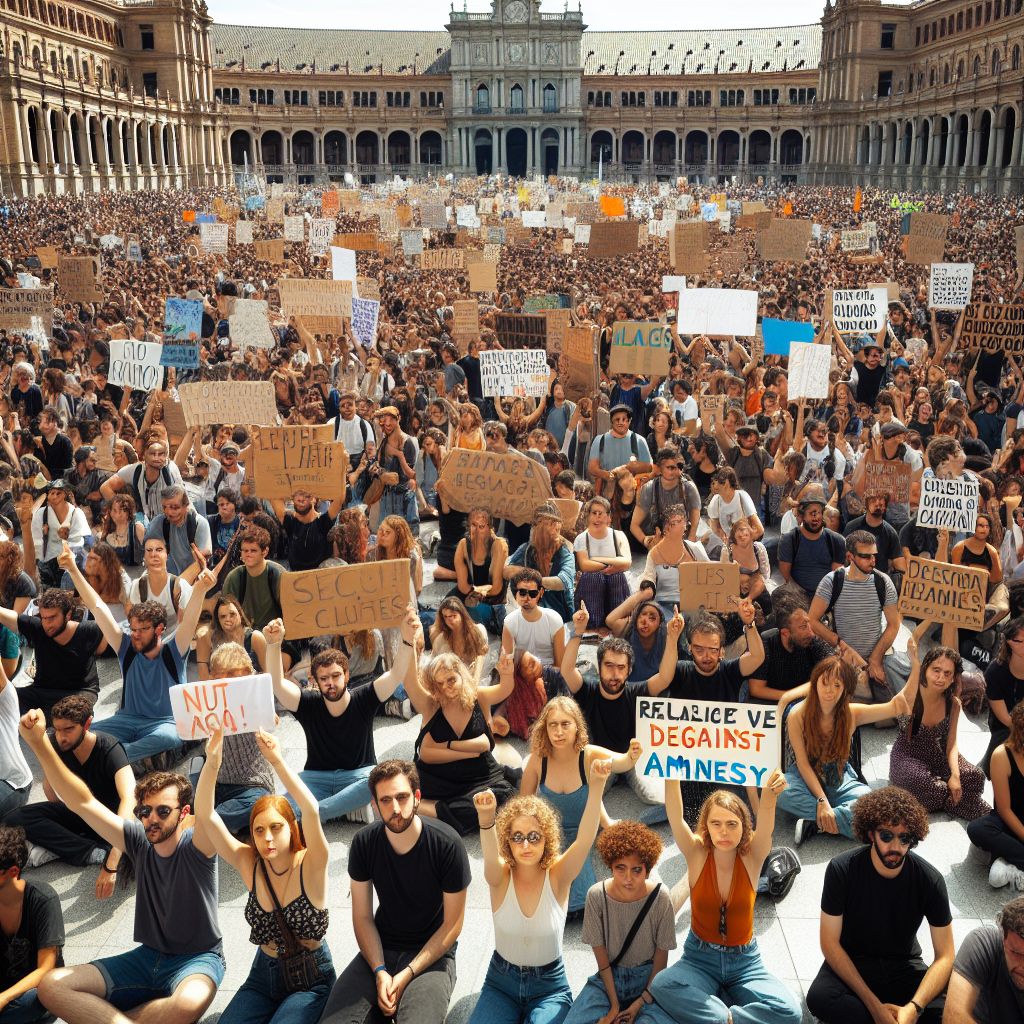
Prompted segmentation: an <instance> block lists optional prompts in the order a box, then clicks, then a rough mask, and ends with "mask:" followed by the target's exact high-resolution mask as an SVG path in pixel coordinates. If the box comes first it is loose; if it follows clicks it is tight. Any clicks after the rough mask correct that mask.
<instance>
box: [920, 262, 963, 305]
mask: <svg viewBox="0 0 1024 1024" xmlns="http://www.w3.org/2000/svg"><path fill="white" fill-rule="evenodd" d="M973 284H974V264H973V263H933V264H932V271H931V276H930V277H929V278H928V308H929V309H956V310H960V309H964V308H965V307H966V306H967V304H968V303H969V302H970V301H971V288H972V286H973Z"/></svg>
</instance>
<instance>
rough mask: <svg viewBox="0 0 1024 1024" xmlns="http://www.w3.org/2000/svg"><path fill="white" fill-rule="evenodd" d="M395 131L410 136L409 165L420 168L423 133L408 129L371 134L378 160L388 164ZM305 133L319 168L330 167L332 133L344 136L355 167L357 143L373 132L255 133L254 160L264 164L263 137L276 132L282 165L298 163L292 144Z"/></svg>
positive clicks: (444, 157)
mask: <svg viewBox="0 0 1024 1024" xmlns="http://www.w3.org/2000/svg"><path fill="white" fill-rule="evenodd" d="M396 130H399V131H405V132H406V134H407V135H408V136H409V142H410V149H409V162H410V163H414V164H418V163H419V162H420V133H415V132H413V131H411V130H409V129H391V131H389V132H388V133H384V132H382V131H378V132H372V134H374V135H376V137H377V152H378V156H379V158H380V161H381V162H388V161H387V160H386V159H385V158H386V156H387V137H388V135H391V134H393V133H394V131H396ZM428 130H429V129H428ZM302 131H307V132H309V134H310V135H312V136H313V148H314V150H315V152H314V159H313V161H312V162H313V163H316V164H323V163H327V162H328V161H327V160H326V159H325V148H324V147H325V144H326V136H327V134H330V133H332V132H338V133H339V134H341V135H342V136H344V138H345V151H346V154H347V155H348V160H347V162H348V163H354V162H356V161H355V152H356V139H357V138H358V137H359V136H360V135H363V134H364V133H365V132H367V131H371V129H368V128H363V129H360V130H359V131H358V132H346V131H342V130H341V129H340V128H332V129H329V130H328V131H327V132H314V131H312V130H310V129H308V128H307V129H303V128H300V129H297V130H296V131H294V132H292V133H291V134H290V135H286V134H285V133H284V132H283V131H280V130H279V129H276V128H270V129H268V130H267V131H265V132H263V133H262V134H261V135H254V134H252V133H249V138H250V140H251V142H252V149H253V154H254V159H255V160H256V162H257V163H261V164H262V163H263V162H264V158H263V136H265V135H267V134H268V133H269V132H277V134H279V135H280V136H281V147H282V152H281V158H282V159H281V162H282V163H285V164H291V163H296V162H297V161H296V160H295V159H294V152H293V146H292V142H293V139H294V137H295V135H297V134H299V132H302ZM436 134H437V135H438V137H439V138H440V139H441V163H442V164H444V163H447V160H448V153H447V148H448V147H447V140H446V139H445V136H444V133H443V132H441V131H437V132H436ZM271 163H273V161H271Z"/></svg>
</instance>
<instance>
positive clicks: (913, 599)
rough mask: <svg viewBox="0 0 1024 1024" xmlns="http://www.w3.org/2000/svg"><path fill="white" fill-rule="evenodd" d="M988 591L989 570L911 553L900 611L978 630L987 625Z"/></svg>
mask: <svg viewBox="0 0 1024 1024" xmlns="http://www.w3.org/2000/svg"><path fill="white" fill-rule="evenodd" d="M987 593H988V570H986V569H979V568H977V567H975V566H967V565H953V564H952V563H950V562H937V561H935V560H934V559H931V558H917V557H915V556H913V555H911V556H910V557H909V558H908V559H907V571H906V573H904V575H903V585H902V586H901V587H900V599H899V604H898V605H897V610H898V611H899V613H900V614H901V615H905V616H908V617H909V618H912V619H917V620H918V621H919V622H948V623H949V624H950V625H953V626H957V627H959V628H961V629H972V630H975V631H977V630H980V629H981V627H982V626H983V625H984V624H985V598H986V596H987Z"/></svg>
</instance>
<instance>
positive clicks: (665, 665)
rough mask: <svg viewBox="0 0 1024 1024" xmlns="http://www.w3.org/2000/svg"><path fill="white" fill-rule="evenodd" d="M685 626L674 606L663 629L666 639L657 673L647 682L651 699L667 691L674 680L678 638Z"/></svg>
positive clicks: (677, 608)
mask: <svg viewBox="0 0 1024 1024" xmlns="http://www.w3.org/2000/svg"><path fill="white" fill-rule="evenodd" d="M685 625H686V622H685V620H684V619H683V617H682V615H680V614H679V606H678V605H676V606H675V613H674V614H673V616H672V618H671V619H669V620H668V625H667V626H666V627H665V629H666V632H667V634H668V637H667V639H666V640H665V651H664V653H663V654H662V656H661V663H660V664H659V665H658V671H657V673H656V674H655V675H653V676H651V678H650V679H648V680H647V692H648V693H649V694H650V695H651V696H652V697H657V696H658V695H659V694H660V693H661V692H662V691H664V690H667V689H668V686H669V684H670V683H671V682H672V680H673V679H674V678H675V674H676V659H677V655H678V654H679V638H680V637H681V636H682V635H683V628H684V627H685Z"/></svg>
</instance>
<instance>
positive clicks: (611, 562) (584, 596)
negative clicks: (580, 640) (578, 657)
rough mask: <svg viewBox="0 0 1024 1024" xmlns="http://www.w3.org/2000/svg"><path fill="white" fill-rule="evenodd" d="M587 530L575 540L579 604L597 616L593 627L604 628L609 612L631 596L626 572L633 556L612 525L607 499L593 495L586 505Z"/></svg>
mask: <svg viewBox="0 0 1024 1024" xmlns="http://www.w3.org/2000/svg"><path fill="white" fill-rule="evenodd" d="M583 521H584V522H585V523H586V529H584V530H583V532H582V533H580V534H579V535H578V536H577V537H576V540H575V541H574V542H573V550H574V551H575V552H576V569H577V582H576V591H575V597H576V603H577V605H579V604H580V603H581V602H585V603H586V605H587V607H588V608H589V609H590V613H591V615H592V616H593V618H592V619H591V622H590V626H591V627H592V628H594V629H599V630H603V629H604V628H605V625H604V620H605V617H606V616H607V614H608V613H609V612H610V611H611V610H612V609H613V608H616V607H618V605H620V604H622V602H623V601H624V600H625V599H626V598H627V597H628V596H629V581H628V580H627V579H626V571H627V570H628V569H630V568H632V565H633V558H632V555H631V553H630V550H629V541H628V540H626V535H625V534H624V533H623V532H622V531H621V530H613V529H612V528H611V525H610V524H611V505H610V504H609V502H608V500H607V498H591V499H590V501H588V502H587V504H586V505H584V507H583Z"/></svg>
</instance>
